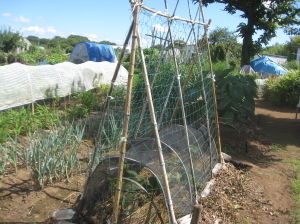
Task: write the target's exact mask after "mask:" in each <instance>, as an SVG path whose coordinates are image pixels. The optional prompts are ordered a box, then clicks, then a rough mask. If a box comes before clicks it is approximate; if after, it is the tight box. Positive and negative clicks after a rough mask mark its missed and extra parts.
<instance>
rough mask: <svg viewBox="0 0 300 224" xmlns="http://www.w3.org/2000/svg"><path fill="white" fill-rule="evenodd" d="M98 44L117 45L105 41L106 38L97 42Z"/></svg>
mask: <svg viewBox="0 0 300 224" xmlns="http://www.w3.org/2000/svg"><path fill="white" fill-rule="evenodd" d="M99 44H108V45H117V44H116V43H113V42H110V41H107V40H102V41H100V42H99Z"/></svg>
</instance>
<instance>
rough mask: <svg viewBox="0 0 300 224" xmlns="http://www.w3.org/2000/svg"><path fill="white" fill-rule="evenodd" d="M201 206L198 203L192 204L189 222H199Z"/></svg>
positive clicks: (196, 223)
mask: <svg viewBox="0 0 300 224" xmlns="http://www.w3.org/2000/svg"><path fill="white" fill-rule="evenodd" d="M201 207H202V206H201V205H200V204H196V205H194V209H193V213H192V220H191V224H198V223H199V222H200V219H201Z"/></svg>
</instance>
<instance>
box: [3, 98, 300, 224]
mask: <svg viewBox="0 0 300 224" xmlns="http://www.w3.org/2000/svg"><path fill="white" fill-rule="evenodd" d="M220 130H221V142H222V148H223V150H224V152H226V153H227V154H229V155H231V156H232V157H233V158H234V159H236V160H239V161H241V162H244V163H247V164H250V165H251V166H252V168H251V169H247V170H243V169H236V168H235V167H233V166H232V165H231V164H227V165H225V166H223V168H222V169H221V171H220V172H219V173H218V174H217V175H216V176H215V177H214V178H215V180H216V181H215V185H214V186H213V187H212V192H211V194H210V195H209V196H208V197H206V198H203V199H201V205H202V213H201V214H202V216H201V217H202V218H201V219H202V220H201V223H262V224H264V223H268V224H269V223H281V224H287V223H297V221H298V222H300V221H299V220H295V219H294V218H293V212H294V210H295V209H296V205H295V201H294V200H293V193H292V189H291V180H293V178H295V174H294V172H293V170H292V167H291V164H290V163H288V161H289V160H292V159H299V154H300V138H299V133H300V119H299V120H295V108H277V107H275V106H273V105H271V104H270V103H269V102H267V101H264V100H263V99H259V100H256V110H255V115H254V116H253V117H251V118H249V120H247V121H245V122H238V123H234V124H230V125H228V124H224V123H221V124H220ZM91 146H92V142H90V141H85V142H84V143H83V144H82V146H81V147H82V149H83V150H85V147H87V148H88V147H91ZM85 180H86V174H81V175H76V176H74V177H70V178H69V180H68V181H65V182H58V183H54V184H52V185H48V186H46V187H45V188H44V189H43V190H37V188H36V186H35V185H34V182H33V181H32V180H31V176H30V170H26V169H24V168H22V169H18V170H17V172H14V171H11V172H8V173H6V174H5V175H2V176H0V223H12V222H18V223H20V222H22V223H34V222H35V223H36V222H43V223H54V220H52V218H51V216H52V213H53V212H54V211H56V210H59V209H66V208H72V206H73V205H74V203H75V201H76V200H77V198H78V196H79V195H80V192H81V191H82V190H83V189H82V188H83V184H84V182H85Z"/></svg>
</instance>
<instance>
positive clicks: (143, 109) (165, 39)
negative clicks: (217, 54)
mask: <svg viewBox="0 0 300 224" xmlns="http://www.w3.org/2000/svg"><path fill="white" fill-rule="evenodd" d="M165 5H166V3H165ZM177 6H178V1H177V4H176V7H175V9H174V12H173V16H174V15H175V13H176V10H177ZM165 7H166V9H167V5H166V6H165ZM172 22H173V20H172ZM169 32H170V31H169V29H168V32H167V34H166V37H165V38H159V37H157V36H154V35H153V34H152V41H153V39H154V38H153V37H155V38H159V39H160V40H161V41H162V40H164V44H163V48H162V49H161V52H163V51H164V49H165V45H166V43H167V42H170V41H169V40H168V39H167V38H168V36H169ZM152 43H153V42H152ZM166 55H167V53H165V54H164V55H163V57H162V58H161V60H160V61H159V64H158V65H157V66H156V69H155V75H154V77H153V79H152V81H151V86H152V85H153V83H154V82H155V79H156V77H157V76H156V72H157V71H158V69H159V68H160V65H161V63H162V61H163V59H164V57H165V56H166ZM173 83H174V78H173V80H172V82H171V83H170V88H169V91H168V93H167V98H166V100H165V102H164V105H163V109H162V113H161V116H160V118H159V119H158V125H159V126H160V124H161V122H162V119H163V114H164V111H165V108H166V106H167V103H168V99H169V96H170V94H171V90H172V87H173ZM146 106H147V102H145V103H144V105H143V108H142V112H141V116H140V119H139V122H138V125H137V129H136V131H135V134H134V138H136V137H137V134H138V131H139V128H140V125H141V122H142V119H143V117H144V113H145V110H146ZM159 126H158V128H159Z"/></svg>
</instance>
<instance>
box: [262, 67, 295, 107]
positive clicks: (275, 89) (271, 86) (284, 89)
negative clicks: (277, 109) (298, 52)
mask: <svg viewBox="0 0 300 224" xmlns="http://www.w3.org/2000/svg"><path fill="white" fill-rule="evenodd" d="M299 96H300V70H291V71H290V72H288V73H286V74H284V75H282V76H279V77H275V78H270V79H268V80H267V81H266V83H265V85H264V88H263V97H264V98H265V99H266V100H269V101H270V102H271V103H272V104H274V105H277V106H290V107H294V106H296V105H297V103H298V102H299Z"/></svg>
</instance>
